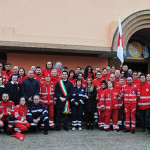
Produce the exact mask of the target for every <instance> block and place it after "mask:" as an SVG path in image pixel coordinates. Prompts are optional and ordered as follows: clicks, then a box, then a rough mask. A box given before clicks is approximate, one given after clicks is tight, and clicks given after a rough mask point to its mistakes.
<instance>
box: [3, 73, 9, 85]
mask: <svg viewBox="0 0 150 150" xmlns="http://www.w3.org/2000/svg"><path fill="white" fill-rule="evenodd" d="M2 78H3V84H4V85H6V84H7V83H8V82H9V76H8V75H7V74H6V72H4V71H3V73H2Z"/></svg>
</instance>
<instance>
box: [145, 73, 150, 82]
mask: <svg viewBox="0 0 150 150" xmlns="http://www.w3.org/2000/svg"><path fill="white" fill-rule="evenodd" d="M146 82H147V83H148V84H150V73H148V74H147V75H146Z"/></svg>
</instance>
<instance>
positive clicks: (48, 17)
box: [0, 0, 150, 47]
mask: <svg viewBox="0 0 150 150" xmlns="http://www.w3.org/2000/svg"><path fill="white" fill-rule="evenodd" d="M149 6H150V1H149V0H132V1H131V0H44V1H43V0H24V1H20V0H12V1H9V0H5V1H2V0H1V5H0V10H1V13H0V41H20V42H35V43H54V44H68V45H69V44H71V45H87V46H88V45H89V46H102V47H111V44H112V38H113V35H114V32H115V30H116V27H117V25H118V17H119V15H120V16H121V20H123V19H125V18H126V17H128V16H129V15H131V14H132V13H134V12H136V11H139V10H143V9H149V8H150V7H149Z"/></svg>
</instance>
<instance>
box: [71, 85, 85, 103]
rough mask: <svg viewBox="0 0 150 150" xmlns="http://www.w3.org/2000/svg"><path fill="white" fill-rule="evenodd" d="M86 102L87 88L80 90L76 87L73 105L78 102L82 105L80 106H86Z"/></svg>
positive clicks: (72, 100)
mask: <svg viewBox="0 0 150 150" xmlns="http://www.w3.org/2000/svg"><path fill="white" fill-rule="evenodd" d="M84 101H85V88H84V87H80V88H79V89H78V88H77V87H74V88H73V93H72V99H71V103H72V104H73V105H74V104H75V102H78V104H79V105H80V104H84Z"/></svg>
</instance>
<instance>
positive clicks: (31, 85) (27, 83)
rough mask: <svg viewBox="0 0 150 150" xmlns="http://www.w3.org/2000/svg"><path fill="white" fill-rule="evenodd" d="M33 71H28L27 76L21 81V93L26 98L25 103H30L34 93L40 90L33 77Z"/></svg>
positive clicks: (36, 93)
mask: <svg viewBox="0 0 150 150" xmlns="http://www.w3.org/2000/svg"><path fill="white" fill-rule="evenodd" d="M33 75H34V72H33V71H32V70H29V71H28V78H27V79H25V80H24V81H23V82H22V86H21V91H22V95H23V96H24V97H25V98H26V101H27V105H31V103H32V100H33V97H34V95H38V94H39V92H40V86H39V83H38V81H37V80H36V79H34V78H33Z"/></svg>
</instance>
